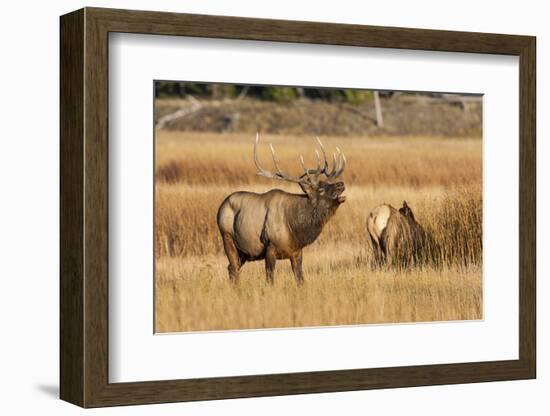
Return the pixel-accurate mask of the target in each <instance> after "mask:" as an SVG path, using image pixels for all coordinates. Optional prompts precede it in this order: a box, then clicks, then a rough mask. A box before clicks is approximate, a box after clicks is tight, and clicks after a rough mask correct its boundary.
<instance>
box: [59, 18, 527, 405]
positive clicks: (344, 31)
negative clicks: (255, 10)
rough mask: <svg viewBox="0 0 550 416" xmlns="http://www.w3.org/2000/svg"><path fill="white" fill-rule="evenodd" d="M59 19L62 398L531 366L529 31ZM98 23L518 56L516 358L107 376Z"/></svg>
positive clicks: (523, 375)
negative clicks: (177, 376)
mask: <svg viewBox="0 0 550 416" xmlns="http://www.w3.org/2000/svg"><path fill="white" fill-rule="evenodd" d="M60 23H61V51H60V54H61V96H60V101H61V155H60V160H61V183H60V185H61V201H60V203H61V218H60V220H61V230H60V231H61V243H60V253H61V258H60V260H61V269H60V275H61V276H60V277H61V284H60V296H61V303H60V309H61V315H60V327H61V328H60V331H61V332H60V342H61V348H60V361H61V368H60V378H61V381H60V384H61V386H60V396H61V398H62V399H63V400H66V401H68V402H71V403H74V404H77V405H79V406H83V407H100V406H114V405H129V404H145V403H162V402H177V401H191V400H211V399H225V398H237V397H254V396H271V395H285V394H303V393H321V392H336V391H350V390H364V389H379V388H396V387H409V386H425V385H438V384H455V383H474V382H486V381H498V380H519V379H530V378H535V376H536V332H535V331H536V328H535V311H536V306H535V282H536V277H535V249H536V241H535V240H536V236H535V232H536V227H535V224H536V223H535V221H536V208H535V201H536V189H535V188H536V178H535V155H536V149H535V105H536V97H535V93H536V91H535V62H536V58H535V49H536V47H535V45H536V43H535V38H534V37H530V36H516V35H499V34H486V33H469V32H450V31H435V30H421V29H403V28H390V27H376V26H360V25H343V24H328V23H314V22H296V21H283V20H264V19H250V18H240V17H225V16H205V15H189V14H175V13H160V12H146V11H130V10H114V9H98V8H85V9H81V10H78V11H75V12H72V13H69V14H67V15H65V16H62V17H61V22H60ZM109 32H127V33H144V34H153V35H179V36H194V37H206V38H225V39H247V40H263V41H280V42H299V43H312V44H331V45H346V46H369V47H384V48H399V49H419V50H432V51H450V52H470V53H484V54H504V55H515V56H519V65H520V103H519V104H520V105H519V109H518V110H519V113H520V129H519V135H520V141H519V143H518V145H519V146H518V150H519V157H520V186H519V196H520V215H519V230H520V253H519V258H520V267H519V271H518V272H519V311H520V312H519V359H518V360H509V361H491V362H472V363H460V364H443V365H420V366H407V367H390V368H370V369H356V370H338V371H323V372H308V373H289V374H267V375H254V376H239V377H219V378H202V379H185V380H169V381H146V382H136V383H109V380H108V279H109V277H108V221H109V218H108V201H107V197H108V157H107V156H108V155H107V149H108V129H107V123H108V64H109V63H108V34H109Z"/></svg>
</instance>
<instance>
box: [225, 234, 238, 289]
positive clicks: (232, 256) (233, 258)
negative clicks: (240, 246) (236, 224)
mask: <svg viewBox="0 0 550 416" xmlns="http://www.w3.org/2000/svg"><path fill="white" fill-rule="evenodd" d="M222 238H223V249H224V250H225V255H226V256H227V260H229V266H227V271H228V272H229V280H231V282H233V283H237V280H238V279H239V271H240V270H241V265H242V262H241V256H240V255H239V251H238V250H237V247H236V246H235V242H234V241H233V238H232V237H231V235H229V234H224V235H223V237H222Z"/></svg>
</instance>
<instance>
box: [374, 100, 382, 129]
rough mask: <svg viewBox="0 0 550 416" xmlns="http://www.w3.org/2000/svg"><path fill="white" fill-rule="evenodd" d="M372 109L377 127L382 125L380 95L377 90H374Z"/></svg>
mask: <svg viewBox="0 0 550 416" xmlns="http://www.w3.org/2000/svg"><path fill="white" fill-rule="evenodd" d="M374 109H375V111H376V125H377V126H378V127H383V126H384V119H383V118H382V106H381V105H380V96H379V95H378V91H374Z"/></svg>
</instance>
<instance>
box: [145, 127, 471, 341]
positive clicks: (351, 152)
mask: <svg viewBox="0 0 550 416" xmlns="http://www.w3.org/2000/svg"><path fill="white" fill-rule="evenodd" d="M252 140H253V138H252V137H244V136H243V135H229V134H226V135H218V134H207V133H175V132H165V131H157V134H156V189H155V193H156V195H155V255H156V282H155V285H156V294H155V296H156V311H155V312H156V330H157V331H159V332H179V331H197V330H218V329H244V328H271V327H296V326H318V325H344V324H367V323H388V322H418V321H433V320H463V319H480V318H481V313H482V312H481V311H482V306H481V305H482V299H481V294H482V290H481V265H482V189H481V182H482V177H481V172H482V166H481V141H480V140H479V139H460V140H458V139H457V140H453V139H426V138H402V139H395V138H379V139H377V138H360V137H355V138H349V137H346V138H343V137H329V138H323V141H324V143H325V145H326V147H327V148H329V149H332V148H334V147H335V146H336V145H338V146H339V147H340V148H341V149H342V151H343V152H344V153H345V154H346V156H347V159H348V164H347V167H346V172H345V173H344V181H345V183H346V188H347V189H346V192H345V194H346V195H347V197H348V198H347V201H346V202H345V203H344V204H343V205H342V206H341V207H340V208H339V209H338V211H337V213H336V215H335V216H334V218H332V219H331V220H330V221H329V223H328V224H327V225H326V226H325V228H324V230H323V232H322V233H321V235H320V237H319V238H318V240H317V241H315V243H313V244H312V245H311V246H309V247H307V248H306V249H305V250H304V273H305V275H306V276H305V277H306V285H305V287H304V288H297V287H296V285H295V283H294V281H293V278H292V275H291V273H290V271H289V267H288V265H287V264H286V263H287V262H283V261H279V262H278V263H277V274H276V282H275V285H274V286H273V287H269V286H267V285H266V283H265V275H264V271H263V264H262V263H261V262H256V263H252V264H246V265H245V266H244V268H243V270H242V273H241V282H240V283H239V285H238V286H236V287H233V286H232V285H230V284H229V281H228V278H227V270H226V267H227V260H226V258H225V256H224V254H223V249H222V244H221V239H220V236H219V232H218V229H217V226H216V221H215V218H216V211H217V209H218V207H219V205H220V204H221V202H222V201H223V199H224V198H225V197H226V196H227V195H229V194H230V193H232V192H235V191H237V190H249V191H254V192H265V191H267V190H269V189H272V188H274V187H277V188H281V189H285V190H287V191H289V192H299V188H298V187H297V186H296V185H292V184H286V183H283V182H275V181H269V180H268V179H265V178H261V177H258V176H257V175H255V168H254V164H253V162H252V143H253V141H252ZM268 142H273V144H274V146H275V148H276V151H277V155H278V158H279V159H280V161H281V164H282V165H283V169H286V170H288V171H289V172H293V173H299V168H300V163H299V159H298V157H299V155H300V154H303V155H304V157H305V158H306V160H309V162H310V163H313V160H314V159H313V158H312V157H311V156H312V154H313V149H314V146H315V141H314V140H313V139H312V138H311V137H300V136H296V137H288V136H285V137H278V136H266V137H262V141H261V142H260V144H262V143H263V144H264V146H262V147H261V149H260V151H259V156H260V159H261V161H262V163H263V164H264V165H265V166H266V167H267V166H270V153H269V151H268V150H267V146H266V144H267V143H268ZM403 200H406V201H407V202H408V203H409V205H410V206H411V207H412V209H413V211H414V213H415V215H416V217H417V220H418V221H419V222H420V223H421V224H422V226H423V227H424V228H426V230H428V231H429V232H430V233H431V234H432V236H433V238H434V239H435V240H436V241H437V242H438V250H439V252H438V256H437V259H438V262H437V264H433V263H432V264H428V265H425V266H423V267H415V268H412V269H410V270H404V271H399V272H398V271H395V270H390V269H380V268H375V267H373V264H374V262H373V256H372V252H371V249H370V242H369V238H368V235H367V233H366V227H365V221H366V217H367V215H368V213H369V212H370V210H371V209H372V208H374V207H375V206H377V205H379V204H381V203H390V204H392V205H394V206H396V207H397V206H400V205H401V203H402V201H403Z"/></svg>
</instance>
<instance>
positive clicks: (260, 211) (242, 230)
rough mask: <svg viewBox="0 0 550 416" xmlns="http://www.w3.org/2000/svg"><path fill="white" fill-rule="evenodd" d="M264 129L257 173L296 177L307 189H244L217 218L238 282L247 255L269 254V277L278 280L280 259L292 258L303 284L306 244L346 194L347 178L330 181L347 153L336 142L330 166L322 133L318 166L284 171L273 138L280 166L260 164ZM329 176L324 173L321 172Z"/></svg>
mask: <svg viewBox="0 0 550 416" xmlns="http://www.w3.org/2000/svg"><path fill="white" fill-rule="evenodd" d="M258 141H259V134H256V141H255V142H254V163H255V165H256V170H257V174H258V175H260V176H263V177H266V178H269V179H277V180H281V181H286V182H291V183H296V184H298V185H299V186H300V188H301V189H302V191H303V194H293V193H288V192H285V191H282V190H280V189H272V190H270V191H268V192H266V193H263V194H258V193H254V192H246V191H240V192H235V193H232V194H231V195H229V196H228V197H227V198H226V199H225V200H224V201H223V203H222V204H221V206H220V208H219V210H218V216H217V222H218V228H219V229H220V233H221V237H222V240H223V247H224V250H225V254H226V255H227V259H228V260H229V266H228V267H227V269H228V271H229V278H230V280H231V281H233V282H236V281H237V280H238V277H239V272H240V270H241V268H242V266H243V265H244V264H245V263H246V262H247V261H256V260H265V271H266V277H267V281H268V283H273V278H274V272H275V263H276V261H277V260H283V259H289V260H290V264H291V267H292V271H293V273H294V277H295V279H296V282H297V284H298V285H300V284H302V283H303V282H304V275H303V272H302V250H303V248H304V247H306V246H307V245H309V244H311V243H313V242H314V241H315V240H316V239H317V237H319V234H321V231H322V230H323V227H324V225H325V224H326V223H327V221H328V220H329V219H330V218H331V217H332V216H333V215H334V213H335V212H336V210H337V208H338V207H339V206H340V204H342V203H343V202H344V201H345V200H346V197H345V196H343V195H342V193H343V192H344V190H345V186H344V183H343V182H336V183H331V182H329V181H332V180H334V179H336V178H338V177H339V176H340V175H341V174H342V172H343V171H344V168H345V165H346V157H345V156H344V154H343V153H342V152H341V151H340V149H338V148H336V153H333V166H332V169H330V170H329V163H328V161H327V155H326V150H325V147H324V146H323V144H322V143H321V141H320V140H319V138H317V141H318V143H319V146H320V149H321V152H322V155H323V162H321V157H320V155H319V152H318V151H316V152H315V154H316V156H317V168H315V169H308V168H306V167H305V163H304V159H303V157H302V156H300V161H301V164H302V168H303V170H304V173H303V174H302V175H301V176H290V175H287V174H286V173H284V172H283V171H282V170H281V168H280V166H279V162H278V160H277V156H276V155H275V150H274V148H273V145H271V144H270V149H271V156H272V159H273V165H274V167H275V170H276V172H274V173H273V172H270V171H268V170H266V169H264V168H262V167H261V166H260V163H259V161H258V155H257V152H256V150H257V146H258ZM323 176H324V179H323V178H322V177H323Z"/></svg>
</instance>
